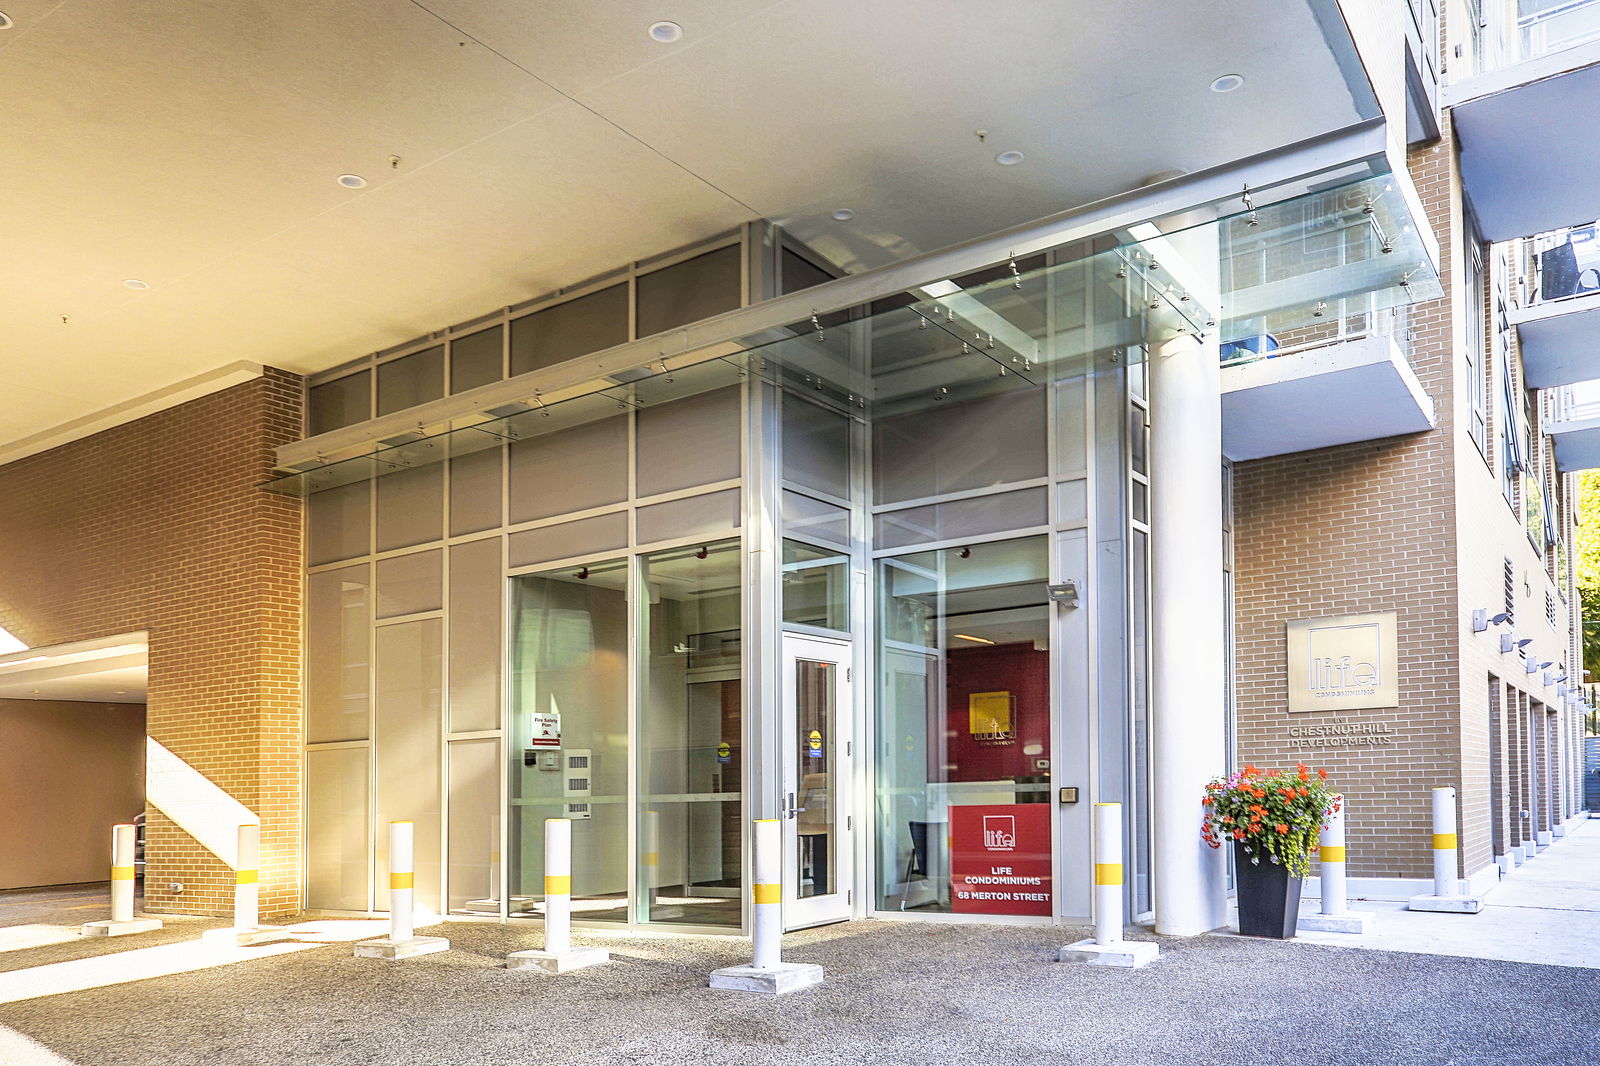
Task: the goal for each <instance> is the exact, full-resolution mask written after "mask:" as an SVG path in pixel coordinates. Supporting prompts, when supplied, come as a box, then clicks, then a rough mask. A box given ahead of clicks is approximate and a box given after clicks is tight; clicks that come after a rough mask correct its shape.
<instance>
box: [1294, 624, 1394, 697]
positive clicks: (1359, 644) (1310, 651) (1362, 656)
mask: <svg viewBox="0 0 1600 1066" xmlns="http://www.w3.org/2000/svg"><path fill="white" fill-rule="evenodd" d="M1396 618H1397V616H1396V615H1395V613H1394V612H1393V611H1388V612H1385V613H1383V614H1356V615H1346V616H1345V617H1342V618H1304V619H1301V620H1299V621H1296V622H1290V623H1288V630H1287V635H1286V639H1285V645H1286V652H1285V654H1286V655H1287V656H1288V666H1289V710H1291V711H1353V710H1360V709H1362V708H1367V707H1398V706H1399V705H1400V676H1399V675H1400V670H1399V660H1400V655H1399V642H1398V639H1397V635H1396V629H1397V624H1396Z"/></svg>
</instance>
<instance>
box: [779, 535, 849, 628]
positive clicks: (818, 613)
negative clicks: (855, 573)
mask: <svg viewBox="0 0 1600 1066" xmlns="http://www.w3.org/2000/svg"><path fill="white" fill-rule="evenodd" d="M783 620H784V622H785V624H788V625H803V626H817V627H818V628H820V629H832V630H837V631H839V632H842V633H848V632H849V631H850V557H849V556H847V555H845V554H844V553H843V552H839V551H828V550H826V549H823V548H813V547H812V546H811V545H809V544H801V543H800V542H799V541H796V540H785V541H784V542H783Z"/></svg>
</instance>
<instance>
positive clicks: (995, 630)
mask: <svg viewBox="0 0 1600 1066" xmlns="http://www.w3.org/2000/svg"><path fill="white" fill-rule="evenodd" d="M1048 572H1049V570H1048V550H1047V547H1046V541H1045V538H1043V537H1027V538H1023V539H1019V540H1013V541H1004V542H1000V543H993V544H976V545H973V546H971V547H970V548H962V549H949V550H943V551H929V552H918V553H916V554H913V555H905V556H901V557H899V558H895V559H885V560H883V561H882V562H881V563H880V564H879V579H880V588H881V594H880V600H879V618H878V622H879V626H878V628H879V641H880V644H879V649H878V662H879V699H878V709H877V716H878V718H877V728H878V736H879V737H880V743H879V747H878V759H879V764H878V803H877V807H878V826H877V848H878V890H877V896H878V900H877V902H878V906H879V907H882V908H884V909H886V910H917V911H921V912H939V913H943V912H952V911H959V912H964V913H1012V914H1026V913H1045V914H1048V913H1049V899H1048V896H1049V891H1050V890H1049V877H1048V865H1049V863H1048V859H1049V854H1048V852H1049V844H1048V840H1049V833H1048V823H1047V821H1046V820H1045V819H1043V818H1041V817H1040V816H1039V814H1038V808H1040V807H1043V808H1044V809H1045V810H1048V807H1047V803H1048V800H1049V796H1050V669H1049V664H1050V644H1049V634H1050V626H1049V621H1050V610H1049V603H1048V593H1047V588H1046V582H1047V580H1048ZM963 807H983V808H984V811H983V813H984V814H992V816H993V817H995V818H997V819H1009V821H1007V822H1005V823H1004V824H1006V825H1014V826H1016V827H1017V828H1018V832H1019V833H1020V832H1021V830H1022V827H1024V826H1035V827H1036V826H1038V825H1042V826H1044V830H1043V835H1042V837H1040V835H1039V834H1038V832H1037V830H1036V828H1035V830H1034V831H1033V832H1032V837H1033V840H1034V841H1035V853H1034V854H1033V855H1030V856H1025V857H1024V856H1022V855H1020V854H1019V856H1018V857H1019V859H1022V858H1026V859H1027V860H1028V861H1029V862H1031V863H1032V864H1033V868H1034V869H1039V868H1040V867H1042V874H1043V884H1042V885H1041V886H1039V887H1038V889H1037V890H1036V891H1035V892H1034V894H1035V895H1038V896H1042V897H1044V898H1042V899H1034V900H1023V901H1021V902H1018V903H1016V904H1015V906H1014V907H1013V909H1005V908H1004V907H1002V905H1001V904H999V903H991V902H990V901H988V900H977V901H974V900H971V899H969V900H966V901H961V900H957V899H953V898H952V897H953V893H952V890H951V887H952V886H951V875H952V854H951V852H952V848H953V849H954V850H955V851H956V852H957V853H961V852H962V851H963V849H964V848H965V849H968V850H973V849H975V848H976V843H975V842H974V841H972V840H965V839H962V832H963V831H958V830H957V828H956V827H957V825H958V823H960V824H971V823H972V822H973V819H972V818H971V817H970V815H972V814H973V813H974V812H968V813H967V815H961V816H957V815H958V812H959V810H960V808H963ZM977 824H979V825H980V826H982V823H981V822H979V823H977ZM996 824H1000V823H996ZM987 831H988V830H987V827H983V828H981V829H980V832H982V833H987ZM953 838H954V839H953ZM1040 839H1042V840H1043V844H1042V847H1043V854H1042V855H1040V854H1039V853H1038V852H1037V841H1039V840H1040ZM1018 868H1019V870H1020V869H1021V868H1022V867H1021V865H1020V863H1019V866H1018ZM1006 906H1012V904H1010V903H1008V904H1007V905H1006Z"/></svg>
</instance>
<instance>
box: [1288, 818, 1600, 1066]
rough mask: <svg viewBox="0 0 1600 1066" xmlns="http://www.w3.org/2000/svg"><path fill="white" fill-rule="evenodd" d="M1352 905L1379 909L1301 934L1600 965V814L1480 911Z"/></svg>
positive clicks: (1341, 942)
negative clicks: (1361, 926) (1355, 927)
mask: <svg viewBox="0 0 1600 1066" xmlns="http://www.w3.org/2000/svg"><path fill="white" fill-rule="evenodd" d="M1316 907H1317V904H1316V903H1314V902H1313V903H1310V904H1308V905H1307V906H1306V907H1304V908H1303V909H1302V913H1314V912H1315V910H1316ZM1350 907H1351V909H1352V910H1362V911H1370V912H1372V913H1373V914H1374V915H1375V916H1376V917H1375V918H1374V919H1373V920H1372V921H1370V922H1369V923H1368V925H1369V929H1368V931H1367V932H1365V933H1362V934H1360V935H1352V934H1350V933H1314V932H1301V933H1300V934H1299V935H1298V936H1297V937H1296V938H1295V939H1296V941H1303V942H1305V943H1311V944H1327V945H1332V946H1337V947H1356V948H1375V949H1378V950H1380V951H1405V952H1416V953H1420V954H1425V955H1452V956H1456V957H1459V958H1471V959H1502V960H1506V961H1510V962H1534V963H1542V964H1545V965H1551V966H1580V967H1585V968H1588V969H1600V820H1596V819H1590V820H1588V821H1585V822H1582V823H1580V824H1579V825H1578V826H1577V827H1576V828H1574V829H1573V831H1572V832H1570V833H1568V834H1567V835H1566V836H1565V837H1563V838H1561V839H1560V840H1557V841H1555V842H1554V843H1553V844H1551V845H1550V846H1549V847H1548V848H1546V849H1545V850H1544V851H1542V852H1540V853H1539V854H1538V855H1537V856H1536V857H1534V858H1532V859H1529V860H1528V861H1527V862H1526V863H1524V864H1523V865H1522V866H1520V867H1518V868H1517V869H1516V870H1514V871H1512V873H1511V874H1510V875H1509V876H1508V877H1507V878H1506V879H1505V880H1504V881H1502V882H1500V884H1498V885H1496V886H1495V887H1494V888H1492V889H1490V890H1489V892H1488V893H1487V894H1486V895H1485V896H1484V907H1483V910H1481V911H1479V912H1478V913H1477V914H1430V913H1424V912H1419V911H1408V910H1406V909H1405V904H1404V903H1388V902H1382V901H1376V900H1352V901H1351V904H1350ZM1597 1056H1600V1052H1597Z"/></svg>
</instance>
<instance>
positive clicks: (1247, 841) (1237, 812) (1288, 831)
mask: <svg viewBox="0 0 1600 1066" xmlns="http://www.w3.org/2000/svg"><path fill="white" fill-rule="evenodd" d="M1327 782H1328V771H1326V770H1317V771H1316V772H1314V773H1313V772H1312V771H1311V770H1310V769H1308V768H1307V767H1306V764H1305V763H1300V764H1299V765H1298V767H1297V768H1296V769H1295V771H1294V772H1290V771H1288V770H1284V771H1282V772H1274V773H1270V774H1269V773H1267V772H1266V771H1265V770H1258V769H1256V768H1255V767H1254V766H1246V767H1245V768H1244V769H1243V770H1236V771H1234V772H1233V773H1232V774H1230V775H1229V776H1228V777H1226V778H1222V777H1219V778H1215V779H1213V780H1212V782H1211V783H1210V784H1209V785H1207V786H1206V794H1205V798H1204V799H1202V800H1201V801H1200V802H1201V803H1203V804H1205V808H1206V820H1205V825H1204V826H1203V827H1202V828H1201V830H1200V835H1201V836H1202V837H1204V838H1205V842H1206V843H1207V844H1210V845H1211V846H1212V847H1214V848H1220V847H1221V846H1222V843H1223V841H1225V840H1230V839H1231V840H1233V841H1236V842H1237V843H1238V844H1240V845H1241V846H1242V847H1243V849H1244V853H1245V854H1246V855H1249V856H1250V861H1251V862H1253V863H1259V862H1260V861H1261V857H1262V856H1263V855H1265V856H1266V857H1267V860H1268V861H1269V862H1275V863H1282V864H1283V865H1284V866H1286V867H1287V868H1288V870H1289V875H1290V876H1291V877H1304V876H1306V874H1307V873H1308V872H1309V870H1310V868H1311V863H1310V861H1309V860H1310V856H1311V853H1312V852H1313V851H1315V850H1316V848H1317V833H1318V831H1319V830H1320V829H1321V828H1322V819H1323V818H1324V817H1326V816H1327V815H1329V814H1332V813H1333V812H1334V811H1336V810H1338V809H1339V808H1338V798H1337V796H1336V795H1335V794H1334V793H1333V792H1332V791H1330V790H1329V788H1328V783H1327Z"/></svg>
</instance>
